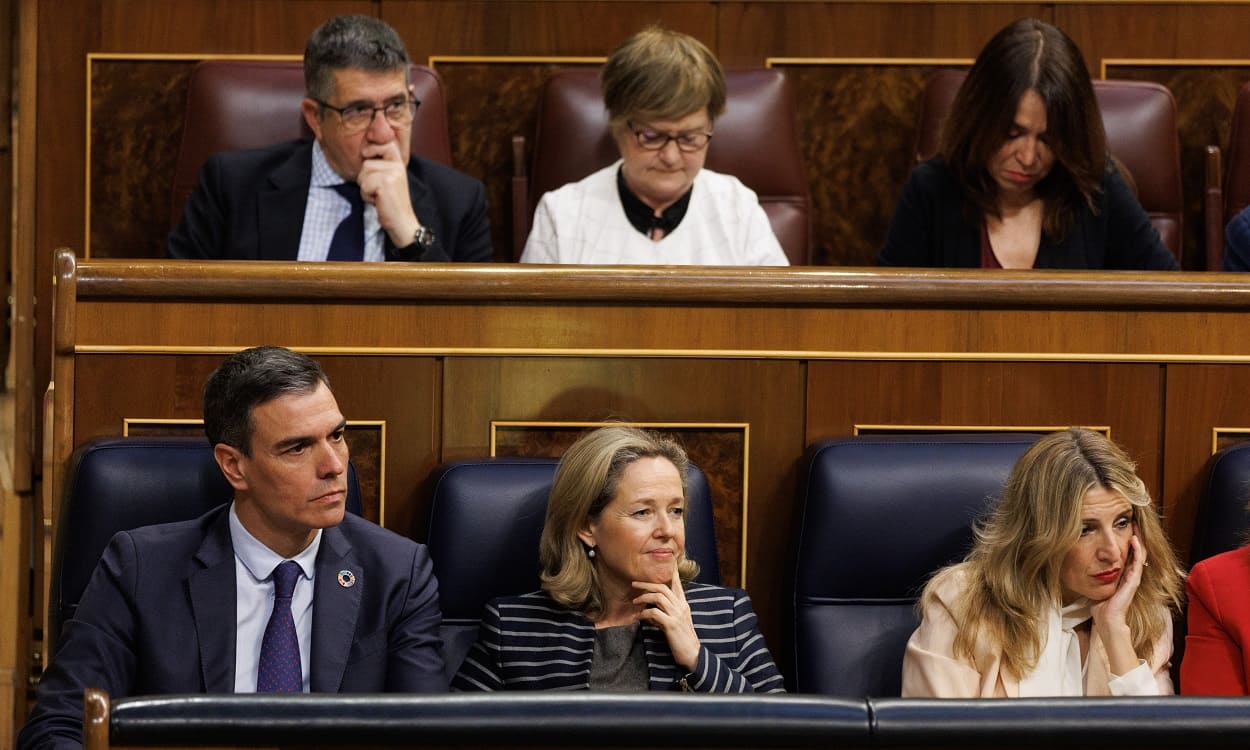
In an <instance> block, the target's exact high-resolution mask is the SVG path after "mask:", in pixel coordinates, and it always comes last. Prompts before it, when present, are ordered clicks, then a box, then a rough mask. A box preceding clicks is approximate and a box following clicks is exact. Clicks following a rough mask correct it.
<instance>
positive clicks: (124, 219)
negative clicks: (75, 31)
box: [86, 60, 195, 258]
mask: <svg viewBox="0 0 1250 750" xmlns="http://www.w3.org/2000/svg"><path fill="white" fill-rule="evenodd" d="M194 64H195V63H194V62H193V61H190V60H142V61H140V60H96V61H95V62H94V63H93V64H92V65H91V78H90V83H91V90H90V107H91V131H90V133H88V137H89V138H90V163H89V164H88V169H89V179H90V181H91V184H90V203H89V204H88V210H89V213H90V216H89V217H88V220H89V228H88V231H89V234H90V244H89V245H88V246H87V248H86V255H87V256H88V257H98V258H163V257H165V237H166V236H167V235H168V234H169V228H170V227H169V211H168V206H169V202H170V194H171V193H172V192H173V178H174V169H175V167H176V165H177V162H178V148H179V146H180V145H181V142H182V130H183V127H182V126H183V118H182V117H181V116H178V117H170V118H168V119H167V120H166V119H163V118H161V116H160V114H159V113H170V114H171V115H172V114H176V113H183V112H186V109H187V82H188V80H189V78H190V76H191V69H192V67H193V66H194ZM162 206H164V207H165V208H166V210H165V211H164V212H162V211H161V210H160V208H161V207H162Z"/></svg>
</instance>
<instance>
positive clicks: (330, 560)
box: [18, 505, 447, 748]
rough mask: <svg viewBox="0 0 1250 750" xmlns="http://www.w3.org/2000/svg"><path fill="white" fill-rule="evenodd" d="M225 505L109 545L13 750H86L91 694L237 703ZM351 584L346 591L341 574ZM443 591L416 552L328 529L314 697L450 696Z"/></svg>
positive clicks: (366, 526) (378, 536)
mask: <svg viewBox="0 0 1250 750" xmlns="http://www.w3.org/2000/svg"><path fill="white" fill-rule="evenodd" d="M229 507H230V506H229V505H222V506H219V507H217V508H215V509H213V510H211V511H209V512H208V513H206V514H205V515H203V516H201V517H200V518H198V519H195V520H194V521H183V522H179V523H170V524H161V525H158V526H145V527H143V528H140V529H135V530H134V531H123V532H121V533H119V534H117V535H116V536H114V537H113V539H112V541H110V542H109V546H108V548H107V549H105V551H104V555H103V556H102V557H101V559H100V563H99V564H98V565H97V566H96V569H95V572H94V573H93V574H92V576H91V582H90V583H89V584H88V585H87V589H86V591H84V592H83V596H82V600H81V602H80V603H79V606H78V610H77V612H76V613H75V614H74V617H73V618H71V619H70V620H69V621H68V622H66V623H65V630H64V634H63V636H62V645H61V648H60V649H59V650H58V651H57V653H56V656H55V657H53V659H52V663H51V664H50V665H49V667H48V670H47V671H46V672H45V673H44V675H43V679H42V680H41V681H40V683H39V692H38V701H37V703H36V705H35V709H34V711H33V712H32V713H31V717H30V719H29V721H27V723H26V726H25V727H24V728H23V729H22V733H21V736H20V737H19V739H18V746H19V747H21V748H61V747H81V745H82V711H83V706H82V697H83V689H84V688H87V687H98V688H103V689H105V690H107V691H108V692H109V696H110V697H111V698H114V699H116V698H124V697H126V696H129V695H157V694H168V693H233V692H234V659H235V622H236V618H235V563H234V547H233V545H232V544H231V541H230V527H229V513H228V510H229ZM343 570H348V571H351V572H352V574H353V575H354V576H355V583H354V584H353V585H351V586H345V585H342V584H341V583H340V582H339V580H338V577H339V571H343ZM441 622H442V615H441V614H440V612H439V605H438V584H437V582H436V581H435V580H434V567H433V565H432V563H431V562H430V556H429V553H428V552H427V551H426V548H425V547H424V546H423V545H420V544H417V543H416V542H413V541H412V540H410V539H406V538H404V537H401V536H399V535H398V534H395V533H393V532H390V531H387V530H385V529H383V528H381V527H379V526H377V525H375V524H373V523H370V522H369V521H366V520H364V519H362V518H359V517H357V516H354V515H352V514H350V513H348V514H347V515H346V516H345V517H344V518H343V521H342V523H340V524H339V525H338V526H334V527H331V528H328V529H325V531H324V532H322V536H321V547H320V549H319V550H318V551H317V561H316V578H315V579H314V582H313V621H312V644H311V655H310V657H309V683H310V684H309V689H310V690H311V691H313V692H324V693H381V692H425V693H430V692H434V693H441V692H446V690H447V678H446V676H445V675H444V670H443V658H442V655H441V653H440V646H441V640H440V639H439V625H440V624H441Z"/></svg>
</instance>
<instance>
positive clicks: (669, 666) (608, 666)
mask: <svg viewBox="0 0 1250 750" xmlns="http://www.w3.org/2000/svg"><path fill="white" fill-rule="evenodd" d="M687 465H688V461H687V459H686V453H685V451H683V450H682V448H681V446H679V445H677V443H675V442H674V441H672V440H671V439H668V438H664V437H660V436H657V435H655V434H654V433H651V432H646V431H643V430H638V429H634V428H632V427H626V426H624V425H610V426H607V427H601V428H599V429H597V430H594V431H592V432H590V433H587V434H586V435H584V436H583V437H582V438H580V439H579V440H578V441H577V442H576V443H574V444H573V445H572V446H571V447H570V448H569V449H568V451H567V452H566V453H565V454H564V458H562V459H561V460H560V465H559V466H558V467H557V468H556V475H555V480H554V481H553V483H552V486H551V495H550V497H549V499H548V502H547V518H546V523H545V524H544V526H543V534H542V540H541V542H540V545H539V565H540V568H541V581H542V590H541V591H536V592H534V593H531V594H526V595H524V596H513V597H503V598H500V599H496V600H495V601H493V602H491V603H490V604H489V605H487V607H486V612H485V614H484V615H483V618H482V628H481V631H480V633H479V635H478V641H477V643H476V644H474V646H473V648H472V649H471V650H470V651H469V655H468V656H467V657H466V658H465V661H464V664H463V665H462V666H461V667H460V671H459V673H458V674H457V675H456V677H455V679H454V680H453V681H452V689H454V690H465V691H470V690H578V689H580V690H586V689H590V690H615V691H643V690H677V689H680V690H688V691H694V692H709V693H741V692H751V691H756V692H781V691H782V690H783V688H782V679H781V675H780V674H779V673H778V672H777V667H776V665H775V664H774V663H773V659H772V656H771V655H770V654H769V652H768V648H767V646H765V644H764V639H763V637H762V636H761V635H760V633H759V631H758V630H757V628H756V620H755V612H754V610H753V609H752V608H751V600H750V598H749V597H748V596H747V594H746V592H745V591H741V590H738V589H727V588H722V587H720V586H709V585H706V584H699V583H693V579H694V577H695V575H697V574H698V571H699V568H698V565H696V564H695V562H694V561H693V560H690V559H687V558H686V556H685V546H686V529H685V518H684V514H685V510H686V469H687Z"/></svg>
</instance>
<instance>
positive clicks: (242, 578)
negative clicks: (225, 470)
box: [230, 503, 321, 693]
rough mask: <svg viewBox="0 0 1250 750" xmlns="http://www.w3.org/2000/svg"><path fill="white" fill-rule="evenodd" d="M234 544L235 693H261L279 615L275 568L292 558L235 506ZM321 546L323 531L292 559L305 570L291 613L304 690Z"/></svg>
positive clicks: (232, 512) (232, 513)
mask: <svg viewBox="0 0 1250 750" xmlns="http://www.w3.org/2000/svg"><path fill="white" fill-rule="evenodd" d="M230 542H231V544H233V545H234V588H235V630H234V692H236V693H254V692H256V671H257V670H258V669H259V668H260V643H261V640H262V639H263V638H264V636H265V627H266V626H267V625H268V624H269V616H270V615H271V614H272V613H273V598H274V592H273V569H274V568H276V567H278V565H279V564H280V563H282V562H284V561H285V560H286V559H287V558H285V557H282V556H281V555H279V554H278V553H277V552H274V551H273V550H271V549H269V548H268V547H266V546H265V545H264V544H263V543H262V542H261V541H260V540H259V539H257V538H256V537H254V536H252V534H251V532H249V531H248V530H247V529H245V528H243V522H242V521H240V520H239V515H238V513H237V512H236V511H235V505H234V503H231V504H230ZM319 549H321V531H320V530H318V531H317V535H316V536H315V537H313V540H312V543H311V544H309V545H308V546H307V547H305V548H304V551H303V552H300V553H299V554H298V555H296V556H295V557H292V558H290V559H291V560H294V561H295V563H296V564H298V565H299V567H300V570H301V571H302V572H303V575H301V576H300V577H299V578H298V579H296V581H295V592H294V593H293V594H292V595H291V616H292V617H293V618H294V619H295V632H296V635H297V637H298V638H299V668H300V672H301V674H302V676H303V682H304V692H305V693H307V692H308V663H309V658H310V656H311V654H312V614H313V582H314V578H313V576H314V575H315V573H316V570H317V566H316V562H317V550H319Z"/></svg>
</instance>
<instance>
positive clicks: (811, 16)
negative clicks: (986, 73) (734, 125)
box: [717, 2, 1052, 116]
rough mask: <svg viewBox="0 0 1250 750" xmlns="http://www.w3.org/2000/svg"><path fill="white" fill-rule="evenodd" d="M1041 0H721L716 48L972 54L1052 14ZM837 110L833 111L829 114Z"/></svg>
mask: <svg viewBox="0 0 1250 750" xmlns="http://www.w3.org/2000/svg"><path fill="white" fill-rule="evenodd" d="M1051 7H1052V6H1048V5H1044V4H1041V3H803V2H795V3H785V2H779V3H749V2H743V3H724V4H722V5H721V6H720V9H719V10H720V12H719V15H718V17H717V19H718V24H717V25H718V32H717V38H718V39H719V44H718V46H717V51H718V53H719V55H720V59H721V62H722V63H723V64H725V65H744V66H749V65H760V64H762V62H763V60H764V59H765V58H769V57H871V58H904V57H923V58H932V57H975V56H976V54H977V52H978V51H979V50H980V49H981V47H982V45H984V44H985V43H986V42H987V41H989V38H990V37H991V36H993V35H994V32H996V31H998V30H999V29H1001V28H1002V27H1004V26H1006V25H1007V24H1009V23H1011V22H1012V21H1014V20H1015V19H1017V18H1020V17H1022V16H1033V17H1036V18H1041V19H1043V20H1049V18H1050V14H1051V12H1050V8H1051ZM828 114H829V116H837V113H836V112H830V113H828Z"/></svg>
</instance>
